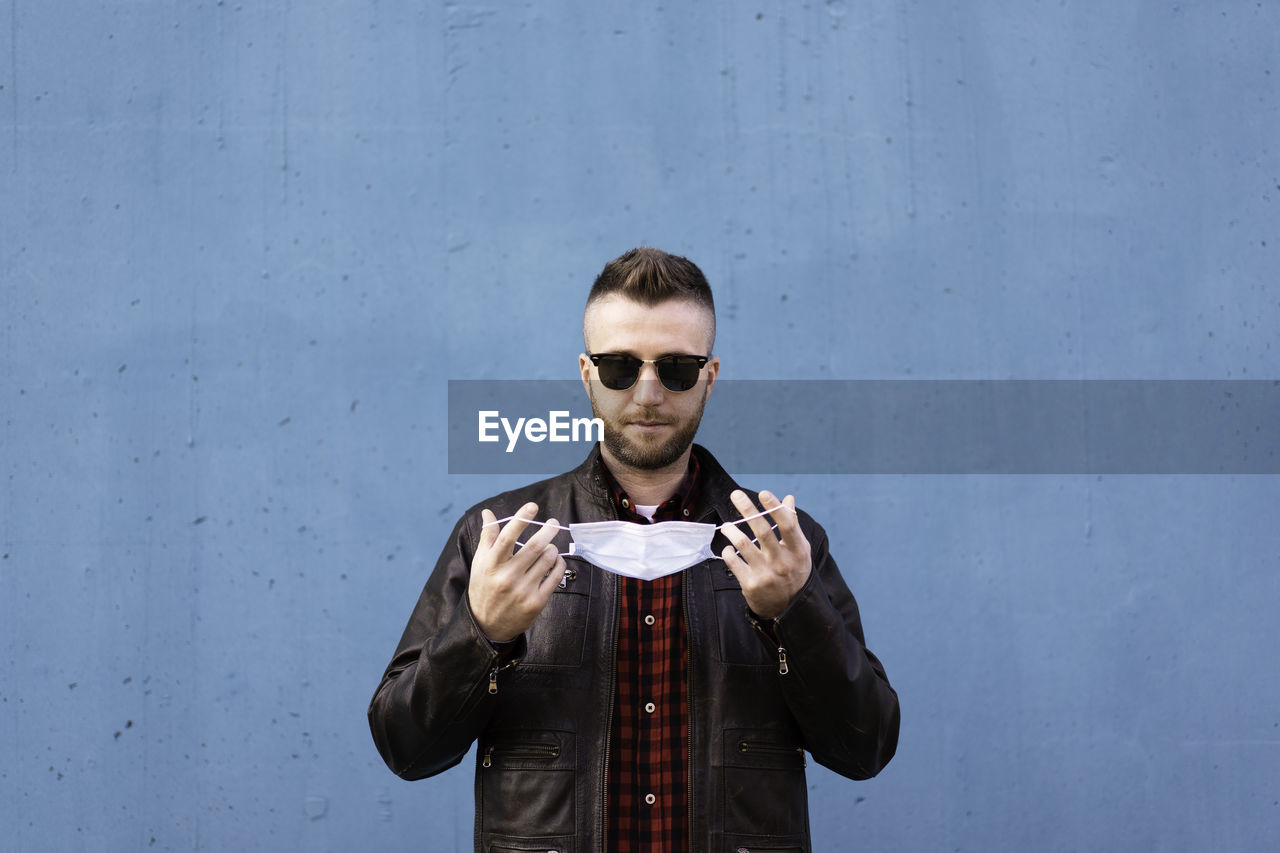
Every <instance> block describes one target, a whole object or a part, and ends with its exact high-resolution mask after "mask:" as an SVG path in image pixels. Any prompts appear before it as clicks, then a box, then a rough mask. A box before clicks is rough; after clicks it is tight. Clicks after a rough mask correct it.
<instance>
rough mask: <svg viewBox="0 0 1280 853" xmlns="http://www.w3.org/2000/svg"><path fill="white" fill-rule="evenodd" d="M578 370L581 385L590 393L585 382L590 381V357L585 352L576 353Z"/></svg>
mask: <svg viewBox="0 0 1280 853" xmlns="http://www.w3.org/2000/svg"><path fill="white" fill-rule="evenodd" d="M578 372H579V373H581V374H582V387H583V388H585V389H586V391H587V393H588V394H590V393H591V388H590V387H589V386H588V385H587V383H588V382H590V381H591V359H589V358H587V354H586V353H585V352H580V353H578Z"/></svg>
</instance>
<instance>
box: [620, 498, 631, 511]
mask: <svg viewBox="0 0 1280 853" xmlns="http://www.w3.org/2000/svg"><path fill="white" fill-rule="evenodd" d="M630 507H631V502H630V501H628V500H627V499H626V498H623V499H622V508H623V509H629V508H630Z"/></svg>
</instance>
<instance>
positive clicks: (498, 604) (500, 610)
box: [467, 503, 564, 643]
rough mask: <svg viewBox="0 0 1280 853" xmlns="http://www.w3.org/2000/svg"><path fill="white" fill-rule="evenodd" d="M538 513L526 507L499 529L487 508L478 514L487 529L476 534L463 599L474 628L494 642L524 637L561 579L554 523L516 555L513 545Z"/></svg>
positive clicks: (532, 506)
mask: <svg viewBox="0 0 1280 853" xmlns="http://www.w3.org/2000/svg"><path fill="white" fill-rule="evenodd" d="M537 512H538V505H537V504H535V503H527V504H525V505H524V506H522V507H520V510H519V511H518V512H517V513H516V514H515V517H514V518H512V519H511V520H510V521H508V522H507V523H506V524H505V525H503V526H502V529H501V530H499V529H498V525H496V524H492V522H494V521H496V520H497V516H495V515H494V514H493V513H492V512H490V511H489V510H487V509H485V510H482V511H481V513H480V518H481V520H482V521H483V523H484V524H487V525H490V526H488V527H482V528H481V530H480V543H479V544H478V545H477V546H476V553H475V556H474V557H473V558H472V560H471V580H470V581H468V583H467V600H468V601H469V602H470V604H471V614H472V615H473V616H474V617H475V620H476V624H477V625H478V626H480V630H481V631H483V632H484V635H485V636H486V637H488V638H489V640H491V641H492V642H495V643H505V642H507V641H509V640H514V639H515V638H516V637H518V636H520V635H521V634H523V633H524V631H525V629H526V628H528V627H529V626H530V625H532V624H533V620H535V619H537V618H538V614H539V613H541V612H542V608H544V607H546V606H547V602H548V601H549V600H550V599H551V593H553V592H555V589H556V585H557V584H559V583H560V578H561V577H563V576H564V558H563V557H561V556H560V554H559V549H558V548H556V546H555V545H554V544H552V542H551V540H552V539H553V538H554V537H555V535H556V533H558V532H559V531H560V525H559V523H558V522H557V521H556V520H555V519H554V518H551V519H548V520H547V523H546V526H544V527H542V528H541V529H540V530H538V532H537V533H536V534H534V535H533V536H532V537H530V539H529V541H528V542H526V543H525V544H524V545H522V546H521V547H520V549H519V550H515V545H516V540H517V539H518V538H519V536H520V534H521V532H522V531H524V529H525V528H526V527H528V526H529V519H531V518H533V517H534V515H536V514H537Z"/></svg>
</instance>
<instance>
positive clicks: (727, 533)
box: [720, 524, 759, 570]
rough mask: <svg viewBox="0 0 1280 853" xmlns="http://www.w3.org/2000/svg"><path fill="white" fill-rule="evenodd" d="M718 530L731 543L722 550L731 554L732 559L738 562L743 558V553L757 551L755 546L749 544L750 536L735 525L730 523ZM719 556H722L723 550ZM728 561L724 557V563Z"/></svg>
mask: <svg viewBox="0 0 1280 853" xmlns="http://www.w3.org/2000/svg"><path fill="white" fill-rule="evenodd" d="M720 532H721V533H723V534H724V538H725V539H728V540H729V542H730V543H732V544H730V545H728V546H727V547H726V548H725V549H724V550H725V551H727V552H729V553H730V554H733V555H734V559H735V560H737V561H738V562H742V561H743V560H745V559H746V557H745V555H747V554H751V553H759V551H758V550H757V549H756V546H755V545H753V544H751V537H750V536H748V535H747V534H745V533H743V532H742V531H741V530H739V529H738V528H737V527H736V526H735V525H732V524H730V525H729V526H728V527H724V528H721V530H720ZM721 556H722V557H723V556H724V553H723V552H722V553H721ZM728 562H729V560H728V558H725V564H726V565H727V564H728ZM730 569H731V570H732V567H730Z"/></svg>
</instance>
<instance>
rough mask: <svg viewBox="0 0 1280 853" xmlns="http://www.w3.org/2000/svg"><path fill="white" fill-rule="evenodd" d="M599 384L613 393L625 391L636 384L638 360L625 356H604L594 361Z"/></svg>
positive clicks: (638, 372)
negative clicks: (598, 375) (597, 371)
mask: <svg viewBox="0 0 1280 853" xmlns="http://www.w3.org/2000/svg"><path fill="white" fill-rule="evenodd" d="M596 368H597V369H598V370H599V371H600V383H601V384H602V385H604V387H606V388H608V389H610V390H613V391H625V390H627V389H628V388H630V387H631V386H632V385H634V384H636V378H637V377H638V376H639V375H640V360H639V359H636V358H631V357H630V356H625V355H605V356H601V357H599V358H598V359H596Z"/></svg>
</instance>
